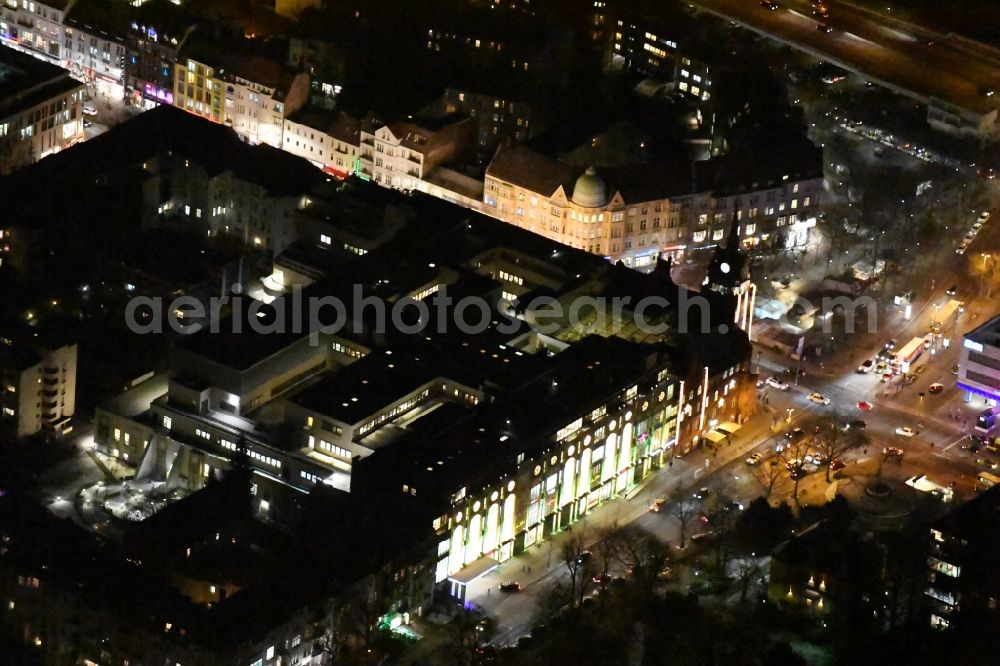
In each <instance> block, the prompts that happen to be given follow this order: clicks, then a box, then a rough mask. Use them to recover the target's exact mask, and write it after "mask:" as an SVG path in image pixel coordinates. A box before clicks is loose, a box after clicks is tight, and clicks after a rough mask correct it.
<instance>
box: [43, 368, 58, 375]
mask: <svg viewBox="0 0 1000 666" xmlns="http://www.w3.org/2000/svg"><path fill="white" fill-rule="evenodd" d="M42 371H43V372H44V373H45V374H47V375H57V374H59V368H57V367H56V368H49V367H45V368H42Z"/></svg>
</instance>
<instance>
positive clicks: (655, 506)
mask: <svg viewBox="0 0 1000 666" xmlns="http://www.w3.org/2000/svg"><path fill="white" fill-rule="evenodd" d="M666 503H667V498H666V497H657V498H656V499H655V500H653V503H652V504H650V505H649V510H650V511H659V510H660V509H662V508H663V505H664V504H666Z"/></svg>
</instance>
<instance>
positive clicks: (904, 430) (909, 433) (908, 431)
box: [896, 426, 917, 437]
mask: <svg viewBox="0 0 1000 666" xmlns="http://www.w3.org/2000/svg"><path fill="white" fill-rule="evenodd" d="M896 434H897V435H899V436H900V437H913V436H914V435H916V434H917V433H916V431H915V430H914V429H913V428H911V427H910V426H899V427H898V428H896Z"/></svg>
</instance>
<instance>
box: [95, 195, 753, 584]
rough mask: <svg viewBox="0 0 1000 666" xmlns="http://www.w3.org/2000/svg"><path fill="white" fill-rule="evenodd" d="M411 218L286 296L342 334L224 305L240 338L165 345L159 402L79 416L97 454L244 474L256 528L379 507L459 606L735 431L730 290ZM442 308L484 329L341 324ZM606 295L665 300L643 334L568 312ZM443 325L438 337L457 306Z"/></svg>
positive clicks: (744, 355) (740, 416) (738, 345)
mask: <svg viewBox="0 0 1000 666" xmlns="http://www.w3.org/2000/svg"><path fill="white" fill-rule="evenodd" d="M414 201H415V204H414V205H415V206H416V208H415V211H421V212H420V213H419V214H418V215H417V217H416V218H414V219H412V220H411V222H410V223H409V224H408V225H407V226H406V227H405V228H403V229H401V230H400V231H399V232H398V233H397V234H396V235H395V236H394V237H393V238H392V239H390V240H387V241H386V242H384V243H383V244H381V245H380V246H378V247H375V248H373V249H372V250H371V251H369V252H367V253H365V254H364V255H363V256H360V257H359V258H357V259H355V260H354V261H351V262H349V263H345V264H343V265H341V266H337V267H334V268H332V269H330V270H329V271H328V272H327V274H325V275H323V276H321V277H319V278H318V279H316V280H315V281H314V282H312V284H310V285H309V286H308V287H306V288H305V289H302V290H301V292H300V293H299V294H298V296H300V297H301V298H303V299H308V298H309V297H314V296H315V297H327V298H330V297H332V298H336V299H340V301H341V302H342V303H343V304H344V307H345V313H346V316H347V321H346V322H345V323H346V324H348V325H347V326H345V327H344V328H342V329H339V330H337V331H325V332H320V333H318V334H317V335H315V336H310V335H309V333H308V330H307V329H303V328H296V326H294V323H295V317H296V316H302V312H300V314H299V315H295V314H294V312H295V308H294V307H292V306H291V304H290V299H292V298H295V297H296V295H295V294H286V295H283V296H281V297H279V298H277V299H275V300H274V301H272V302H271V304H270V305H269V306H263V307H262V306H260V305H259V304H258V305H254V308H253V310H251V308H250V305H251V304H250V303H248V302H247V303H244V304H243V305H242V306H240V307H236V308H235V310H236V311H237V312H242V313H244V314H243V315H241V316H245V317H247V319H246V320H242V319H241V320H240V321H241V322H243V323H242V326H243V328H242V329H241V333H239V334H233V333H230V332H228V330H229V329H230V328H232V327H231V326H230V324H232V323H233V320H231V319H227V320H223V322H221V327H220V329H219V330H220V332H219V333H212V332H210V331H209V330H203V331H201V332H199V333H197V334H195V335H194V336H191V337H188V338H186V339H184V340H181V341H180V343H179V345H178V349H177V352H176V354H175V355H174V357H173V365H172V369H171V373H172V378H171V380H170V381H169V385H168V387H167V391H166V393H165V394H164V395H162V396H160V397H157V398H155V399H154V400H153V401H152V402H151V403H150V404H149V405H148V406H146V407H143V408H142V409H140V410H139V411H128V410H125V409H120V408H118V407H116V406H115V405H108V406H107V407H105V408H103V409H101V410H99V412H98V416H97V428H96V435H95V438H96V444H97V447H98V450H100V451H102V452H104V453H106V454H107V455H110V456H113V457H114V458H116V459H118V460H119V461H127V463H128V464H130V465H134V466H135V468H136V469H137V474H138V476H139V478H144V477H146V476H148V475H153V477H154V478H163V479H166V480H167V484H168V486H170V485H176V486H178V487H183V488H187V489H190V490H197V489H199V488H201V487H203V486H204V485H205V484H206V483H208V480H209V479H211V478H213V477H217V476H220V475H223V474H224V473H225V472H226V471H227V470H228V469H230V467H231V466H232V465H233V464H234V463H233V461H234V460H236V459H245V460H246V462H247V464H249V465H250V467H251V468H252V473H253V475H254V479H255V481H254V483H255V488H256V491H255V492H256V496H255V500H254V502H255V504H254V506H255V511H256V512H257V513H260V514H265V515H267V516H269V517H270V518H272V519H275V520H286V519H288V518H289V516H290V515H294V511H296V510H297V509H296V507H297V506H300V505H301V502H302V499H303V497H304V496H305V494H307V493H309V492H310V491H311V490H312V489H313V488H314V487H315V486H317V485H319V486H322V487H325V488H329V489H333V490H338V491H340V492H345V493H346V492H349V493H350V496H351V497H355V498H357V501H359V502H361V503H362V504H367V503H374V504H379V503H380V502H384V501H385V498H386V497H396V498H397V499H398V500H399V501H400V502H402V503H403V504H404V505H405V506H406V507H408V508H406V509H405V513H406V515H407V516H409V518H407V520H408V521H417V523H418V524H423V525H425V526H426V527H427V529H428V530H429V535H430V534H432V535H433V536H431V537H429V538H431V539H432V540H433V541H434V543H435V545H434V546H433V550H434V553H435V554H434V555H433V556H432V557H433V563H432V569H433V570H434V571H435V572H436V576H435V578H436V581H437V582H438V583H440V584H441V585H442V587H443V589H446V590H447V591H448V592H449V593H451V594H453V595H455V596H457V597H459V598H461V597H463V596H464V594H465V589H466V588H465V587H464V586H465V585H467V583H468V582H470V580H471V579H472V578H474V577H475V572H476V571H480V572H481V569H482V567H483V566H484V565H485V564H489V563H490V562H494V563H495V562H499V561H503V560H506V559H508V558H510V557H512V556H514V555H516V554H517V553H519V552H521V551H522V550H523V549H525V548H527V547H529V546H530V545H532V544H534V543H537V542H539V541H542V540H544V539H546V538H548V536H549V535H551V534H552V533H554V532H558V531H560V530H562V529H565V528H566V527H567V526H569V525H571V524H572V523H574V522H575V521H577V520H580V519H581V518H582V517H583V516H585V515H586V514H587V513H588V512H589V511H590V510H592V509H593V508H594V507H595V506H597V505H599V504H601V503H602V502H605V501H607V500H609V499H611V498H612V497H615V496H617V495H618V494H620V493H622V492H625V491H627V490H628V489H630V488H633V487H634V486H635V485H636V484H638V483H639V482H640V481H641V480H642V479H643V478H645V477H646V476H648V475H649V474H652V473H654V472H655V471H656V470H659V469H663V468H665V467H666V466H667V463H668V462H669V460H670V459H671V458H672V457H673V456H675V455H684V454H686V453H688V452H690V451H691V450H692V449H693V448H695V447H697V446H701V445H702V444H703V442H704V440H705V436H706V433H708V432H709V431H710V430H712V429H713V428H714V427H716V426H717V425H719V424H726V423H728V424H729V427H730V428H731V429H733V430H735V429H738V428H739V427H740V425H739V424H740V423H742V422H743V421H744V420H745V419H747V418H748V417H749V416H750V415H751V414H752V413H753V411H754V406H755V399H754V389H753V381H752V378H751V376H750V374H749V358H750V345H749V343H748V341H747V338H746V335H745V333H743V332H742V331H740V330H739V329H738V327H737V326H736V325H734V323H733V320H732V315H733V313H734V312H735V310H734V298H733V296H732V295H731V294H722V293H719V292H715V291H711V290H708V291H705V292H703V293H701V294H696V293H693V292H689V291H688V290H686V289H683V288H681V287H679V286H678V285H676V284H675V283H674V282H673V281H672V280H671V278H670V266H669V264H668V263H665V262H658V263H657V268H656V269H655V270H654V271H652V272H651V273H648V274H644V273H638V272H635V271H632V270H630V269H628V268H626V267H624V266H622V265H614V264H609V263H608V262H606V261H603V260H602V259H600V258H598V257H596V256H594V255H592V254H588V253H586V252H581V251H579V250H574V249H571V248H567V247H565V246H563V245H559V244H557V243H554V242H552V241H549V240H546V239H543V238H541V237H539V236H538V235H535V234H531V233H528V232H526V231H523V230H519V229H516V228H514V227H512V226H510V225H506V224H501V223H499V222H497V221H495V220H492V219H489V218H487V217H483V216H479V215H476V214H474V213H469V212H468V211H465V210H463V209H461V208H458V207H448V206H446V205H445V204H443V203H441V202H438V201H435V200H434V199H431V198H427V197H416V198H415V199H414ZM584 276H586V277H584ZM543 293H544V294H548V295H553V296H554V298H555V300H557V301H558V302H559V303H560V304H561V307H562V312H563V315H562V316H560V317H558V318H557V319H556V320H555V321H554V322H553V326H552V328H551V329H548V330H546V331H545V332H544V333H542V332H540V331H539V330H537V327H536V326H537V324H539V323H540V320H539V319H537V317H536V315H535V314H534V311H533V310H532V309H530V308H528V309H525V308H526V304H527V303H529V302H530V299H531V297H532V296H533V295H535V294H543ZM445 294H447V295H449V296H450V297H451V298H452V299H453V300H454V301H455V302H459V301H461V299H463V298H464V297H466V296H472V297H477V298H479V299H481V300H482V302H483V304H484V307H486V308H487V309H488V312H489V314H490V317H489V318H488V319H487V320H485V324H486V325H485V326H484V327H483V328H482V330H477V331H475V332H472V331H467V330H465V329H463V328H461V327H458V326H453V325H449V326H445V328H443V329H441V328H435V329H434V330H425V331H423V332H420V333H419V334H414V333H413V332H412V331H410V330H404V329H405V327H403V328H396V327H395V325H393V326H390V327H388V328H383V326H382V325H380V324H379V315H378V314H376V313H375V312H373V311H370V310H368V309H366V308H365V307H360V304H361V303H363V302H369V301H371V300H372V299H376V300H379V301H381V302H384V303H389V304H392V303H397V302H401V301H402V299H407V298H408V299H413V300H414V301H423V302H424V303H427V304H434V303H435V300H434V299H435V298H436V297H438V296H439V295H442V296H443V295H445ZM625 296H628V297H629V299H631V300H630V301H628V302H630V303H638V302H639V301H640V300H641V299H643V298H645V297H651V296H655V297H659V298H662V299H666V301H665V303H666V304H663V303H658V304H656V305H655V306H654V307H652V308H649V309H648V310H647V311H646V312H645V313H644V315H643V316H644V317H645V319H646V321H647V322H650V323H653V324H656V325H657V326H658V328H657V329H656V330H657V331H658V332H657V333H652V334H651V333H650V332H648V331H646V330H645V329H644V328H643V327H642V326H640V325H639V323H638V321H637V320H635V319H634V317H633V314H634V313H633V312H632V311H631V310H629V309H628V306H626V312H625V313H624V314H623V315H622V317H621V319H617V318H612V320H609V319H608V318H602V317H598V316H597V313H594V315H593V316H589V315H586V316H583V317H582V320H577V319H576V318H574V317H573V316H571V315H570V314H568V313H571V312H572V311H573V307H574V306H573V303H575V302H577V301H579V299H582V298H598V297H603V298H606V299H610V298H613V297H620V298H622V297H625ZM692 299H694V300H696V301H698V304H697V305H693V306H692V307H691V310H692V312H690V313H688V311H687V309H685V305H684V304H685V303H688V302H690V301H691V300H692ZM522 301H523V302H522ZM303 303H308V301H303ZM442 307H443V310H440V312H442V313H443V315H444V316H445V320H446V321H448V322H452V321H454V316H455V314H456V312H457V311H458V310H459V309H461V308H459V307H458V306H457V305H454V304H445V305H443V306H442ZM681 310H683V311H684V312H685V313H687V314H690V315H691V316H692V317H693V322H694V325H693V326H692V327H691V328H692V330H687V329H686V328H685V325H682V324H681V323H679V322H681V321H685V322H686V321H687V320H686V318H685V317H686V316H687V315H684V314H681ZM249 312H256V315H251V314H248V313H249ZM695 312H696V313H697V314H696V315H695V314H694V313H695ZM330 316H336V315H334V313H333V311H332V310H331V311H330ZM478 316H479V315H477V317H478ZM320 321H321V322H323V323H327V322H328V321H330V320H327V319H324V318H320ZM251 322H254V324H253V325H252V324H251ZM727 322H728V323H727ZM501 323H503V324H504V325H501ZM723 323H726V326H725V327H722V328H724V329H726V332H725V333H721V332H719V331H720V325H721V324H723ZM260 326H264V327H265V329H266V330H259V329H260ZM310 337H312V339H311V340H310ZM539 404H545V405H546V409H544V410H539V409H537V405H539ZM126 456H127V459H126ZM376 498H382V499H379V500H378V501H377V502H376V501H375V499H376ZM421 521H425V522H421ZM386 529H391V528H389V527H387V528H386ZM484 558H485V559H484Z"/></svg>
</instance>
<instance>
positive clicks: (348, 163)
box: [281, 107, 362, 178]
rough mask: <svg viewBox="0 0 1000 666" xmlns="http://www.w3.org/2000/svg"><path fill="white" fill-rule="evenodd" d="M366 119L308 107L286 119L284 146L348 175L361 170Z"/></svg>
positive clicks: (326, 168) (329, 170) (335, 172)
mask: <svg viewBox="0 0 1000 666" xmlns="http://www.w3.org/2000/svg"><path fill="white" fill-rule="evenodd" d="M361 126H362V121H359V120H356V119H355V118H352V117H350V116H348V115H347V114H345V113H337V114H334V113H331V112H327V111H323V110H320V109H314V108H311V107H310V108H304V109H301V110H299V111H297V112H296V113H294V114H292V115H291V116H290V117H288V118H285V127H284V132H283V134H284V142H283V144H282V146H281V147H282V149H283V150H285V151H287V152H289V153H291V154H293V155H298V156H299V157H304V158H305V159H307V160H309V161H310V162H312V163H313V164H314V165H316V166H317V167H319V168H320V169H323V170H324V171H326V172H327V173H329V174H332V175H334V176H336V177H338V178H346V177H347V176H350V175H356V174H357V173H358V172H359V169H360V164H359V160H358V156H359V155H360V150H361V149H360V146H361Z"/></svg>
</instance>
